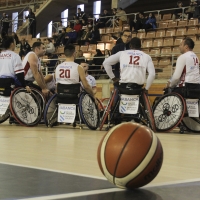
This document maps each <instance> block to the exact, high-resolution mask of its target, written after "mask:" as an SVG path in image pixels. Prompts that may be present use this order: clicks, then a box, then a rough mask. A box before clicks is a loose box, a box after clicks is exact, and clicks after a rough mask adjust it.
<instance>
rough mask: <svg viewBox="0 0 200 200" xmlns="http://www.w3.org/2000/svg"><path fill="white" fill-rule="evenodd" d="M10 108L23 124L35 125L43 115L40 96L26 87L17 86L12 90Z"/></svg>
mask: <svg viewBox="0 0 200 200" xmlns="http://www.w3.org/2000/svg"><path fill="white" fill-rule="evenodd" d="M10 110H11V112H12V114H13V116H14V118H15V119H16V120H17V121H18V122H19V123H20V124H21V125H23V126H35V125H37V124H38V123H39V122H40V120H41V117H42V108H41V106H40V103H39V102H38V98H37V97H36V96H35V94H34V93H29V92H27V91H26V89H24V88H16V89H15V90H14V91H13V92H12V94H11V97H10Z"/></svg>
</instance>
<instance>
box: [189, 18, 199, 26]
mask: <svg viewBox="0 0 200 200" xmlns="http://www.w3.org/2000/svg"><path fill="white" fill-rule="evenodd" d="M198 24H199V20H198V19H190V20H189V22H188V26H195V25H198Z"/></svg>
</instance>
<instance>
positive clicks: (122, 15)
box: [116, 8, 127, 26]
mask: <svg viewBox="0 0 200 200" xmlns="http://www.w3.org/2000/svg"><path fill="white" fill-rule="evenodd" d="M116 16H117V17H118V21H119V26H122V25H123V24H126V23H127V15H126V12H125V11H124V10H123V9H122V8H118V9H117V14H116Z"/></svg>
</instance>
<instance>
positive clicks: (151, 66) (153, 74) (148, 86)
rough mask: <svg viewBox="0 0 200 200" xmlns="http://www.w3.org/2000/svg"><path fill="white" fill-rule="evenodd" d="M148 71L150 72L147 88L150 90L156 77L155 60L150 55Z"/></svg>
mask: <svg viewBox="0 0 200 200" xmlns="http://www.w3.org/2000/svg"><path fill="white" fill-rule="evenodd" d="M147 72H148V74H149V75H148V78H147V84H146V89H147V90H148V89H149V88H150V87H151V84H152V83H153V81H154V79H155V75H156V73H155V67H154V64H153V61H152V59H151V57H150V56H149V61H148V64H147Z"/></svg>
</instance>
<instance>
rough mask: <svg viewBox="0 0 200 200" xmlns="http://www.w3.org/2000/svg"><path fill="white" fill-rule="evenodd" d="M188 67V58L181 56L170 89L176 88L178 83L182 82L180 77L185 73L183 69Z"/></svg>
mask: <svg viewBox="0 0 200 200" xmlns="http://www.w3.org/2000/svg"><path fill="white" fill-rule="evenodd" d="M185 65H186V58H185V56H179V57H178V59H177V62H176V68H175V71H174V74H173V76H172V78H171V81H170V87H175V86H176V85H177V83H178V82H179V81H180V77H181V75H182V73H183V69H184V67H185Z"/></svg>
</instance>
